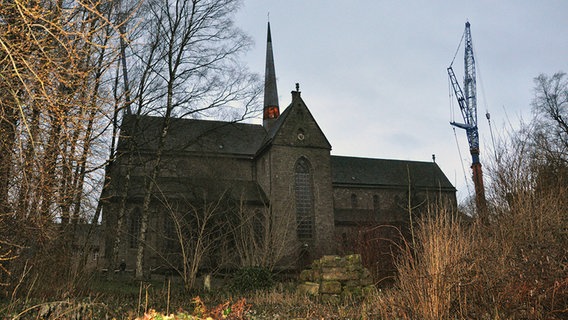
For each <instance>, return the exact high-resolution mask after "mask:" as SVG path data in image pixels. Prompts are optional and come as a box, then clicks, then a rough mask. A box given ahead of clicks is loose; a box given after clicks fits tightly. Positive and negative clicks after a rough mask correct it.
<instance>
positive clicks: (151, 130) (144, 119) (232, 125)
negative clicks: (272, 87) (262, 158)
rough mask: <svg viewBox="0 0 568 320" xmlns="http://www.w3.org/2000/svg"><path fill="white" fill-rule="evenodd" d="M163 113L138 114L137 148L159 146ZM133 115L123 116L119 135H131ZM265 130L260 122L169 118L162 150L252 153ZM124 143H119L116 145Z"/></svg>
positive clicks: (262, 138) (251, 154) (256, 148)
mask: <svg viewBox="0 0 568 320" xmlns="http://www.w3.org/2000/svg"><path fill="white" fill-rule="evenodd" d="M163 119H164V118H162V117H152V116H140V117H139V120H138V121H139V122H138V130H136V131H137V133H135V134H132V136H134V137H135V142H136V144H137V145H138V146H139V150H147V151H152V150H156V149H157V147H158V139H159V137H160V131H161V128H162V124H163V121H164V120H163ZM135 121H136V116H133V115H131V116H125V117H124V119H123V126H122V127H123V131H122V133H121V134H122V135H126V136H128V135H130V132H136V131H133V128H134V126H135ZM265 136H266V130H265V129H264V127H263V126H262V125H256V124H248V123H236V122H224V121H210V120H196V119H179V118H172V119H171V123H170V131H169V133H168V136H167V138H166V143H165V150H166V151H172V150H175V151H176V152H214V153H220V154H233V155H246V156H254V155H255V154H256V152H257V150H258V149H259V148H260V146H261V145H262V143H263V141H264V138H265ZM121 147H122V148H124V145H120V144H119V148H121Z"/></svg>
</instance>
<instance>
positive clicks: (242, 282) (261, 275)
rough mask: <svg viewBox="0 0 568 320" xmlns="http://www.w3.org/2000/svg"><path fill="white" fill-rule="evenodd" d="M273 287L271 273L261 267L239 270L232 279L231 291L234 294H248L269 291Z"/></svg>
mask: <svg viewBox="0 0 568 320" xmlns="http://www.w3.org/2000/svg"><path fill="white" fill-rule="evenodd" d="M273 285H274V278H273V277H272V272H270V270H268V269H267V268H263V267H246V268H242V269H240V270H239V271H238V272H237V273H236V274H235V275H234V277H233V281H232V284H231V289H232V290H233V291H235V292H250V291H257V290H264V289H269V288H271V287H272V286H273Z"/></svg>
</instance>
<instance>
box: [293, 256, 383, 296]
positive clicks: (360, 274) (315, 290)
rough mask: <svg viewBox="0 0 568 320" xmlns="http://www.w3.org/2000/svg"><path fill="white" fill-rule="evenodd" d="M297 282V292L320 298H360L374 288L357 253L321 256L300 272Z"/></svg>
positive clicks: (367, 271)
mask: <svg viewBox="0 0 568 320" xmlns="http://www.w3.org/2000/svg"><path fill="white" fill-rule="evenodd" d="M300 282H301V283H300V284H299V285H298V291H299V292H301V293H305V294H309V295H314V296H318V295H319V296H321V297H323V298H329V297H333V296H361V295H364V294H366V293H368V292H369V291H371V290H373V289H374V286H373V279H372V278H371V273H370V272H369V270H367V269H365V268H364V267H363V264H362V262H361V255H359V254H352V255H348V256H345V257H340V256H323V257H322V258H321V259H319V260H315V261H314V262H313V263H312V265H311V268H309V269H306V270H303V271H302V273H300Z"/></svg>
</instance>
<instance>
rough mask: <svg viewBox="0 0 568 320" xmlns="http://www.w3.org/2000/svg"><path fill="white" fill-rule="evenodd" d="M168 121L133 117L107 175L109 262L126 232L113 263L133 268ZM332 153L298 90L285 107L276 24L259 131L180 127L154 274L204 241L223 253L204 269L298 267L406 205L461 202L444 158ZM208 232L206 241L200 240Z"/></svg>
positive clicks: (155, 200) (157, 200) (160, 213)
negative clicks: (152, 165) (147, 189)
mask: <svg viewBox="0 0 568 320" xmlns="http://www.w3.org/2000/svg"><path fill="white" fill-rule="evenodd" d="M162 123H163V119H162V118H160V117H152V116H138V117H136V116H125V118H124V119H123V124H122V132H121V141H119V145H118V155H119V157H118V158H117V161H116V162H115V163H114V164H113V168H112V169H111V171H110V172H111V174H110V176H111V183H110V186H109V188H108V190H109V192H108V194H107V199H106V201H105V205H104V207H103V227H104V228H105V230H106V233H105V245H104V246H103V247H104V249H103V250H105V251H106V253H105V254H104V255H105V256H106V257H109V255H110V254H111V251H112V250H113V249H112V248H113V244H114V243H116V239H115V238H116V237H117V236H118V237H121V240H120V242H119V243H120V245H119V248H118V249H119V250H118V256H117V257H116V258H117V259H118V261H121V260H124V261H125V263H126V264H127V265H128V266H129V267H130V268H133V266H134V265H135V259H136V252H137V246H138V237H139V228H140V224H141V222H140V215H141V210H142V200H143V198H144V186H145V184H146V183H149V181H148V174H149V172H150V171H151V169H150V167H149V164H150V163H151V161H152V160H153V159H154V158H155V157H156V149H157V141H158V138H159V135H160V132H161V126H162ZM125 137H129V140H128V139H126V138H125ZM126 141H130V142H128V143H127V142H126ZM130 144H134V145H135V148H131V147H129V146H130ZM331 149H332V144H331V142H330V141H328V139H327V138H326V136H325V133H324V132H323V131H322V130H321V128H320V126H319V125H318V123H317V119H315V118H314V117H313V115H312V114H311V112H310V110H309V108H308V104H307V103H306V102H305V101H304V100H303V99H302V96H301V93H300V91H299V88H298V85H296V90H295V91H292V93H291V102H290V104H289V105H288V106H287V107H286V108H285V109H283V111H282V112H280V106H279V102H278V93H277V88H276V75H275V72H274V61H273V55H272V41H271V35H270V26H268V42H267V55H266V74H265V92H264V113H263V124H262V125H256V124H249V123H235V122H223V121H209V120H195V119H172V120H171V126H170V131H169V135H168V136H167V138H166V140H165V148H164V152H163V155H162V164H163V165H162V167H161V170H160V172H159V176H158V177H157V179H156V180H155V181H153V182H152V183H154V188H153V195H152V201H151V203H150V213H151V215H150V217H149V224H148V225H149V229H148V236H147V239H146V243H147V247H148V248H149V249H148V250H147V253H146V256H145V260H146V262H147V264H148V266H149V268H152V269H158V268H162V267H164V268H167V266H168V265H170V266H171V265H173V264H175V263H176V262H172V260H171V259H172V257H173V256H176V254H177V256H178V257H179V252H180V250H181V249H182V248H183V249H184V250H189V251H191V252H193V253H195V250H194V249H192V248H187V247H185V244H187V243H190V244H191V245H194V246H199V245H203V243H204V242H205V241H210V242H211V243H213V245H214V246H215V249H214V250H210V251H207V252H206V253H205V254H204V255H205V256H204V257H202V261H203V265H206V266H211V264H217V265H219V264H225V265H227V266H228V267H231V266H232V267H238V266H240V265H247V264H248V265H255V264H270V263H271V266H276V265H281V266H287V267H297V266H301V265H305V264H306V263H308V262H309V261H311V260H313V259H316V258H319V257H320V256H322V255H324V254H333V253H337V252H338V250H339V247H340V246H341V245H343V246H349V243H348V242H346V241H347V240H346V239H348V238H350V236H351V235H352V234H353V233H354V232H356V231H357V230H358V228H360V227H361V226H366V225H376V224H390V223H404V222H406V221H408V218H409V217H408V204H409V203H410V204H411V205H412V206H413V208H414V210H415V212H419V211H420V208H421V209H426V207H427V206H429V205H446V206H453V207H455V205H456V196H455V188H454V187H453V186H452V184H451V183H450V181H449V180H448V179H447V177H446V176H445V175H444V173H443V172H442V170H441V169H440V168H439V167H438V165H437V164H436V163H435V162H418V161H406V160H387V159H371V158H359V157H350V156H337V155H331V153H330V152H331ZM129 150H130V151H129ZM129 152H130V154H129ZM128 155H130V156H128ZM121 204H126V210H124V217H123V219H119V218H118V214H119V212H120V205H121ZM417 208H418V209H417ZM214 212H217V215H216V216H215V214H214ZM208 214H209V215H208ZM119 220H121V221H120V223H118V221H119ZM205 222H208V223H210V226H211V229H213V230H212V231H210V232H207V233H206V234H205V235H203V234H201V233H199V232H200V229H199V228H200V227H201V226H203V225H204V224H205ZM184 224H185V225H186V226H185V227H184ZM117 228H119V229H120V230H118V229H117ZM184 230H185V231H184ZM184 232H185V233H187V237H186V238H183V237H182V236H181V235H182V234H183V233H184ZM196 234H197V236H195V235H196ZM228 234H232V235H233V236H232V237H230V239H228V238H226V237H225V236H226V235H228ZM199 235H202V236H203V238H204V239H202V240H201V242H199V244H198V240H196V239H197V237H198V236H199ZM182 238H183V239H184V240H183V241H181V242H180V239H182ZM184 241H185V243H182V242H184ZM192 250H194V251H192ZM256 252H259V253H256ZM251 254H252V256H251ZM168 259H169V260H168ZM245 260H246V261H245ZM267 261H270V262H267Z"/></svg>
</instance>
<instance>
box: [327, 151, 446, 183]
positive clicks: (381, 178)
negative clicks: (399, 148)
mask: <svg viewBox="0 0 568 320" xmlns="http://www.w3.org/2000/svg"><path fill="white" fill-rule="evenodd" d="M331 172H332V183H333V184H334V185H345V186H369V187H370V186H374V187H380V186H401V187H402V186H408V176H409V173H410V179H411V181H412V184H413V185H414V186H415V187H419V188H440V189H444V190H450V191H454V190H455V188H454V186H453V185H452V184H451V182H450V181H449V180H448V178H447V177H446V176H445V175H444V173H443V172H442V170H441V169H440V167H438V165H437V164H436V163H434V162H420V161H407V160H389V159H371V158H357V157H344V156H331Z"/></svg>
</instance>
